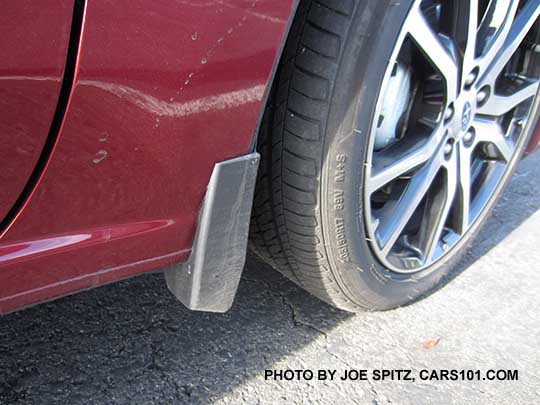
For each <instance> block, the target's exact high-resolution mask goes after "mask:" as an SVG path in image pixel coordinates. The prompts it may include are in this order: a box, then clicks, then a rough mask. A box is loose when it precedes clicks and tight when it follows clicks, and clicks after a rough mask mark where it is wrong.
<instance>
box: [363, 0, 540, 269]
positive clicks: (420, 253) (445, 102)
mask: <svg viewBox="0 0 540 405" xmlns="http://www.w3.org/2000/svg"><path fill="white" fill-rule="evenodd" d="M448 4H451V6H448ZM448 8H451V9H452V10H451V11H449V10H448ZM539 14H540V0H527V1H524V0H521V1H518V0H499V1H496V0H491V1H488V2H486V1H484V2H481V1H479V0H454V1H446V2H445V1H442V2H440V3H437V2H436V1H419V0H417V1H415V2H414V4H413V6H412V8H411V10H410V11H409V14H408V16H407V18H406V20H405V23H404V25H403V27H402V30H401V32H400V35H399V37H398V41H397V44H396V46H395V48H394V51H393V54H392V57H391V60H390V63H389V65H388V68H387V71H386V73H385V78H384V80H383V84H382V87H381V91H380V96H379V100H378V102H377V106H376V112H375V115H374V122H373V123H372V130H371V134H370V146H369V151H368V154H367V157H366V174H365V181H364V206H365V217H366V224H367V226H366V227H367V232H368V235H369V239H370V241H371V245H372V249H373V251H374V252H375V254H376V255H377V257H378V258H379V260H380V261H381V262H382V263H383V264H384V265H385V266H386V267H388V268H389V269H391V270H393V271H395V272H399V273H414V272H418V271H421V270H424V269H426V268H427V267H429V266H431V265H432V264H434V263H435V262H437V261H439V260H440V259H442V258H443V257H445V256H446V255H447V254H448V253H449V252H451V251H452V249H453V248H455V247H456V246H457V245H458V244H459V242H460V241H461V240H462V239H463V238H464V237H465V236H466V235H467V234H468V232H469V231H470V229H471V227H472V226H473V224H474V222H475V221H476V220H477V219H478V218H479V217H480V216H481V214H482V212H483V211H484V210H485V208H486V206H487V205H488V202H489V201H490V200H491V198H492V197H493V195H494V193H495V191H496V189H497V187H498V185H499V183H500V181H501V179H502V178H503V176H504V175H505V173H506V172H507V170H508V168H509V166H510V162H511V161H512V159H514V158H515V155H516V154H517V153H518V150H519V149H520V148H519V145H521V143H522V140H523V134H524V132H525V131H524V128H525V125H526V123H527V120H528V118H529V115H530V111H531V107H532V105H533V99H534V97H535V95H536V94H537V92H538V85H539V81H538V77H537V74H536V72H535V74H528V73H529V72H530V71H531V69H532V65H533V64H534V63H535V62H536V60H535V57H534V46H529V45H530V44H525V39H526V36H527V34H528V33H529V31H531V29H532V28H533V26H534V24H535V22H536V20H537V18H538V15H539ZM448 21H451V23H448ZM448 26H450V27H451V29H448ZM441 27H444V28H441ZM533 45H534V44H533ZM517 54H519V55H518V56H519V57H518V56H516V55H517ZM419 59H422V61H420V62H419ZM515 59H518V60H515ZM533 59H534V61H533ZM403 60H405V62H404V61H403ZM404 63H405V66H404ZM407 63H409V64H410V65H411V66H407V65H406V64H407ZM412 65H414V66H412ZM396 66H399V67H400V70H399V72H405V71H407V69H410V70H411V71H413V73H412V76H413V77H414V78H415V80H416V82H415V83H411V84H410V88H409V92H408V93H407V94H406V95H402V96H401V98H400V100H410V105H409V106H408V107H407V108H405V107H403V106H402V105H401V104H403V103H401V102H400V106H399V108H398V109H397V111H398V112H399V113H400V114H401V117H402V118H401V119H399V120H398V119H397V118H395V117H393V118H392V123H391V124H390V125H386V126H385V125H384V119H385V117H384V116H383V124H382V125H381V112H382V111H391V104H392V103H395V101H396V98H395V97H393V99H388V98H386V97H385V95H387V94H394V93H395V92H394V91H392V89H396V88H399V87H397V85H396V83H394V82H393V81H392V76H393V75H394V76H395V72H396ZM402 76H403V74H402ZM403 77H407V76H403ZM408 80H410V79H408ZM407 84H408V83H407ZM389 86H390V90H388V89H389ZM381 127H382V128H384V131H382V130H381ZM385 131H391V134H389V133H388V132H385Z"/></svg>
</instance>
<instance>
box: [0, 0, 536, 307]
mask: <svg viewBox="0 0 540 405" xmlns="http://www.w3.org/2000/svg"><path fill="white" fill-rule="evenodd" d="M295 3H296V2H295V1H294V0H277V1H276V0H223V1H206V0H176V1H173V0H154V1H148V0H131V1H125V0H114V1H113V0H109V1H107V0H87V1H75V2H74V1H73V0H43V1H40V2H39V4H37V3H36V2H34V1H30V0H20V1H17V2H7V3H6V4H4V5H3V11H2V13H1V15H0V20H1V23H0V34H1V35H0V38H2V39H1V41H2V58H0V89H1V91H2V97H1V100H2V101H1V103H2V109H1V110H0V123H1V124H2V131H1V132H0V140H1V143H2V147H1V148H0V154H1V156H0V157H1V159H0V169H1V170H0V179H1V180H0V184H2V193H1V195H0V218H1V219H2V223H1V229H0V232H1V233H0V313H6V312H9V311H12V310H15V309H17V308H20V307H23V306H27V305H30V304H34V303H37V302H40V301H44V300H49V299H51V298H54V297H58V296H62V295H65V294H69V293H72V292H75V291H78V290H82V289H86V288H90V287H95V286H98V285H102V284H105V283H110V282H113V281H116V280H119V279H122V278H125V277H128V276H132V275H135V274H139V273H143V272H148V271H151V270H155V269H159V268H162V267H163V266H167V265H171V264H173V263H179V262H183V261H185V260H187V258H188V257H189V255H190V253H191V250H192V245H193V240H194V235H195V230H196V227H197V221H198V214H199V210H200V207H201V203H202V201H203V197H204V195H205V190H206V188H207V186H208V183H209V179H210V176H211V174H212V169H213V167H214V165H215V164H216V163H217V162H221V161H224V160H226V159H231V158H234V157H237V156H241V155H244V154H246V153H248V152H249V151H250V150H251V149H252V147H253V142H254V136H255V135H256V133H257V130H258V123H259V121H260V118H261V115H262V111H263V110H264V103H265V98H266V95H267V93H268V92H269V89H270V87H271V84H272V76H273V69H274V67H275V66H276V64H277V63H278V62H279V59H280V56H281V48H282V44H283V42H284V39H285V37H286V35H287V28H288V26H289V23H290V21H291V19H292V16H293V14H294V9H295ZM539 137H540V131H537V132H536V136H535V144H536V143H538V140H539ZM531 145H533V144H531Z"/></svg>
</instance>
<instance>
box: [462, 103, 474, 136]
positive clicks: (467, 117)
mask: <svg viewBox="0 0 540 405" xmlns="http://www.w3.org/2000/svg"><path fill="white" fill-rule="evenodd" d="M471 119H472V107H471V104H470V103H469V102H468V101H467V102H466V103H465V105H463V111H462V112H461V130H462V131H466V130H467V129H468V128H469V124H470V123H471Z"/></svg>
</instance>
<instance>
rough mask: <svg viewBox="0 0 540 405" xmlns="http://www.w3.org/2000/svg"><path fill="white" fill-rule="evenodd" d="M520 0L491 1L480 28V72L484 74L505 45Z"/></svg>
mask: <svg viewBox="0 0 540 405" xmlns="http://www.w3.org/2000/svg"><path fill="white" fill-rule="evenodd" d="M518 4H519V1H518V0H499V1H491V2H490V5H489V8H488V10H487V12H486V15H485V17H484V19H483V21H482V22H481V23H480V28H479V30H478V46H477V48H480V54H481V57H480V74H481V75H484V74H485V72H486V70H487V69H488V66H489V65H490V64H491V63H492V62H493V60H494V59H495V57H496V56H497V54H498V53H499V52H500V50H501V48H502V47H503V46H504V43H505V41H506V38H507V35H508V32H509V31H510V28H511V26H512V22H513V21H514V17H515V14H516V11H517V7H518Z"/></svg>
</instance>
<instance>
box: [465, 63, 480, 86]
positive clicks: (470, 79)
mask: <svg viewBox="0 0 540 405" xmlns="http://www.w3.org/2000/svg"><path fill="white" fill-rule="evenodd" d="M477 76H478V68H476V69H474V70H473V71H472V72H471V73H469V74H468V75H467V77H466V78H465V86H467V87H470V86H472V85H473V83H474V82H475V81H476V77H477Z"/></svg>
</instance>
